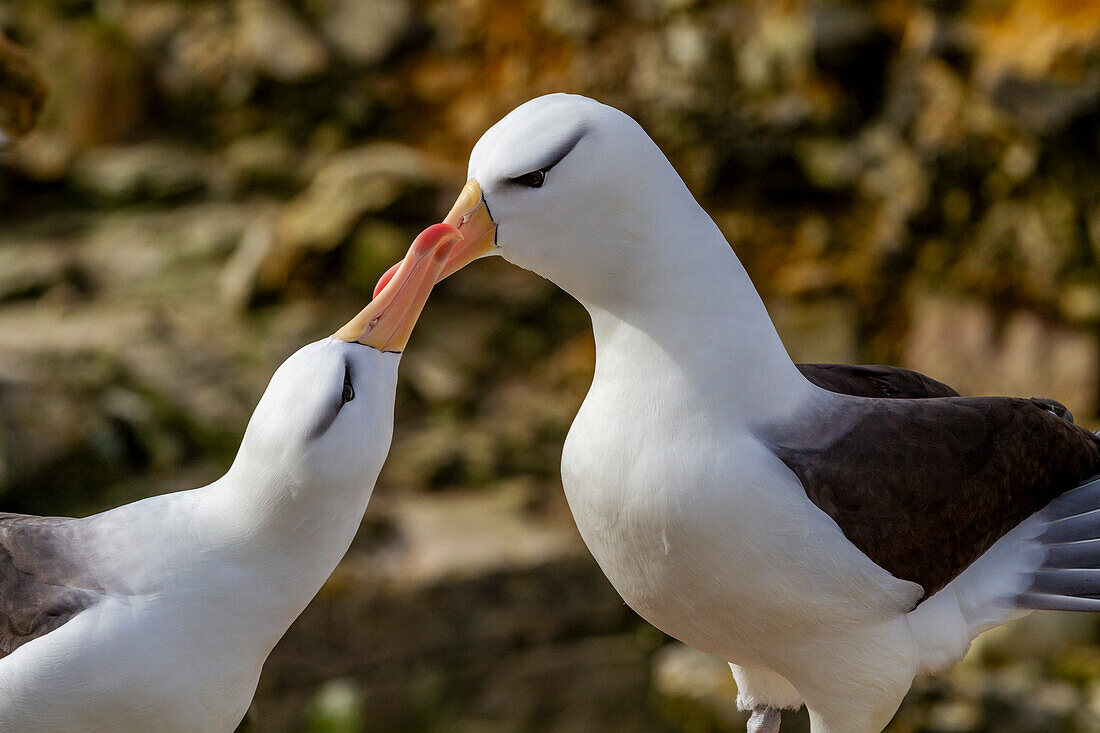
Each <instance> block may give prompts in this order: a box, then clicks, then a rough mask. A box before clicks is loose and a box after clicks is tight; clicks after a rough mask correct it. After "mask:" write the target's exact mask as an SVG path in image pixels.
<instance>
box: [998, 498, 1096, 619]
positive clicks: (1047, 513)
mask: <svg viewBox="0 0 1100 733" xmlns="http://www.w3.org/2000/svg"><path fill="white" fill-rule="evenodd" d="M1041 516H1042V517H1043V519H1044V520H1046V526H1045V527H1044V529H1043V531H1042V533H1041V534H1040V535H1039V537H1038V540H1039V542H1040V543H1041V544H1042V545H1043V549H1044V550H1045V551H1046V557H1045V559H1044V561H1043V564H1042V566H1041V567H1040V568H1039V570H1038V571H1037V572H1036V573H1035V574H1034V576H1033V577H1032V583H1031V586H1030V587H1029V588H1028V589H1027V591H1026V592H1025V593H1022V594H1020V596H1019V597H1017V599H1016V605H1017V606H1019V607H1020V608H1030V609H1051V610H1057V611H1100V477H1094V478H1092V479H1091V480H1089V481H1087V482H1085V483H1083V484H1081V485H1080V486H1078V487H1077V488H1075V489H1073V490H1072V491H1067V492H1066V493H1065V494H1063V495H1062V496H1060V497H1058V498H1057V499H1055V500H1054V501H1052V502H1051V503H1050V504H1049V505H1047V507H1046V508H1045V509H1043V512H1042V515H1041Z"/></svg>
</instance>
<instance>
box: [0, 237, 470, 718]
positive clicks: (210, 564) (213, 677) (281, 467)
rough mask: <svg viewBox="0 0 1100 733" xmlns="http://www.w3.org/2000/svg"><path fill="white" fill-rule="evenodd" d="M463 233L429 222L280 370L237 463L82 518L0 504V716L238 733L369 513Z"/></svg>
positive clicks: (256, 413)
mask: <svg viewBox="0 0 1100 733" xmlns="http://www.w3.org/2000/svg"><path fill="white" fill-rule="evenodd" d="M455 238H456V237H455V236H454V230H453V229H451V228H450V227H446V226H444V225H438V226H437V227H433V228H430V229H429V230H427V231H426V232H425V233H424V234H422V235H421V237H419V238H418V239H417V241H416V242H415V243H414V245H413V248H412V249H411V250H410V253H409V256H408V257H407V258H406V260H405V262H404V263H403V264H402V267H401V269H399V270H398V272H397V274H396V275H394V277H393V279H392V280H391V281H390V283H389V285H387V286H386V288H385V289H384V290H382V292H381V293H380V294H379V296H378V297H377V298H376V299H375V300H374V301H373V302H372V303H371V304H370V305H369V306H367V308H366V309H364V311H363V312H362V313H360V314H359V316H357V317H356V318H355V319H353V320H352V321H351V322H350V323H349V324H348V325H347V326H345V327H344V328H343V329H341V330H340V331H339V332H338V333H337V335H336V336H333V337H331V338H328V339H325V340H323V341H318V342H316V343H313V344H310V345H308V346H306V347H304V348H302V349H301V350H299V351H298V352H297V353H295V354H294V355H292V356H291V357H290V358H289V359H287V360H286V362H284V363H283V365H282V366H280V367H279V369H278V370H277V371H276V372H275V375H274V376H273V377H272V379H271V383H270V384H269V385H268V388H267V390H266V391H265V392H264V395H263V397H262V398H261V399H260V402H259V404H258V405H257V407H256V410H255V412H254V413H253V415H252V419H251V420H250V421H249V424H248V429H247V430H246V432H245V435H244V439H243V441H242V442H241V447H240V450H239V452H238V454H237V457H236V459H235V460H234V462H233V465H232V466H231V468H230V469H229V471H228V472H227V473H226V474H225V476H223V477H222V478H220V479H219V480H217V481H215V482H214V483H212V484H210V485H209V486H205V487H203V488H199V489H194V490H191V491H182V492H178V493H173V494H166V495H162V496H155V497H152V498H149V499H145V500H143V501H138V502H135V503H133V504H128V505H126V506H123V507H119V508H117V509H114V510H111V511H108V512H104V513H102V514H97V515H94V516H91V517H86V518H83V519H65V518H41V517H28V516H21V515H11V514H8V515H0V588H2V590H3V593H2V594H0V642H2V649H0V652H2V653H0V730H3V731H13V732H14V731H19V732H20V733H35V732H39V731H40V732H42V733H47V732H48V733H69V732H72V733H87V732H91V731H104V732H106V731H112V732H115V731H181V732H182V731H190V732H193V731H211V732H216V731H226V732H228V731H232V730H233V729H234V728H235V727H236V726H237V724H238V723H239V722H240V720H241V719H242V718H243V717H244V715H245V712H246V710H247V708H248V705H249V702H250V701H251V699H252V695H253V692H254V691H255V688H256V683H257V680H258V679H259V676H260V670H261V668H262V666H263V663H264V660H265V659H266V658H267V656H268V654H269V653H270V652H271V650H272V648H273V647H274V646H275V644H276V642H278V641H279V639H280V638H281V637H282V635H283V633H284V632H285V631H286V630H287V628H289V626H290V624H291V623H292V622H293V621H294V619H295V618H296V617H297V616H298V614H299V613H301V611H302V610H303V609H304V608H305V607H306V604H308V603H309V601H310V599H312V598H313V596H314V595H315V594H316V593H317V591H318V589H319V588H320V587H321V585H322V583H324V581H325V579H326V578H327V577H328V576H329V574H330V573H331V572H332V570H333V568H334V567H335V566H336V564H337V562H338V561H339V560H340V558H341V557H342V556H343V554H344V552H345V551H346V550H347V548H348V546H349V545H350V544H351V541H352V538H353V537H354V536H355V532H356V530H357V529H358V527H359V523H360V521H361V519H362V515H363V511H364V510H365V509H366V506H367V501H368V499H369V498H370V494H371V491H372V489H373V487H374V482H375V479H376V478H377V476H378V472H379V470H380V469H381V467H382V463H383V461H384V460H385V458H386V454H387V453H388V452H389V445H390V437H391V433H392V430H393V403H394V393H395V388H396V385H397V367H398V363H399V361H400V354H399V353H392V352H393V351H400V349H401V348H403V347H404V345H405V342H406V340H407V339H408V336H409V332H410V331H411V330H412V326H413V324H414V323H415V321H416V318H417V316H418V315H419V313H420V309H421V307H422V306H423V303H424V300H425V299H426V298H427V296H428V293H429V292H430V290H431V287H432V285H433V284H434V282H435V280H436V278H437V276H438V275H439V273H440V271H441V268H442V267H443V264H444V263H445V261H446V258H447V255H448V252H449V249H450V246H451V245H452V244H453V241H454V239H455Z"/></svg>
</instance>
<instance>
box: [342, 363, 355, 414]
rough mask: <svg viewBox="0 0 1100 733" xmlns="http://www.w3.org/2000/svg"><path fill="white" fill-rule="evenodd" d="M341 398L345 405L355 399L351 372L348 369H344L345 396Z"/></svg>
mask: <svg viewBox="0 0 1100 733" xmlns="http://www.w3.org/2000/svg"><path fill="white" fill-rule="evenodd" d="M341 398H342V399H343V401H344V402H343V404H345V405H346V404H347V403H349V402H351V401H352V400H354V399H355V388H354V387H352V386H351V372H350V371H349V370H348V368H347V367H344V394H343V395H342V396H341Z"/></svg>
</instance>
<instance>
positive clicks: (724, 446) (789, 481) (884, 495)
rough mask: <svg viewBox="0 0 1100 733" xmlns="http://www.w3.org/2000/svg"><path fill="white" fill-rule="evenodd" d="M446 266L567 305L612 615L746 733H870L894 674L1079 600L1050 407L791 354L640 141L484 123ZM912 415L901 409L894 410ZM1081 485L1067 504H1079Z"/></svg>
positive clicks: (619, 129)
mask: <svg viewBox="0 0 1100 733" xmlns="http://www.w3.org/2000/svg"><path fill="white" fill-rule="evenodd" d="M446 221H447V222H449V223H452V224H455V225H457V226H458V228H459V231H460V232H462V233H463V235H464V240H463V241H462V242H460V243H459V244H458V245H456V247H455V250H454V252H453V254H452V259H451V262H450V263H448V266H447V268H446V270H445V272H444V275H447V274H450V273H451V272H453V271H455V270H456V269H458V268H460V267H461V266H463V265H465V264H466V263H468V262H469V261H471V260H473V259H474V258H476V257H478V256H481V255H483V254H487V253H490V252H491V253H495V254H499V255H502V256H503V257H504V258H505V259H507V260H509V261H510V262H513V263H515V264H517V265H519V266H521V267H524V268H527V269H529V270H533V271H534V272H536V273H538V274H540V275H542V276H544V277H546V278H548V279H550V280H551V281H553V282H554V283H556V284H557V285H558V286H560V287H561V288H563V289H564V290H566V291H567V292H569V293H570V294H571V295H573V296H574V297H575V298H576V299H577V300H579V301H580V302H581V303H582V304H583V305H584V306H585V308H587V310H588V312H589V314H590V315H591V318H592V324H593V330H594V333H595V339H596V367H595V374H594V377H593V381H592V387H591V389H590V391H589V393H588V395H587V397H586V398H585V401H584V404H583V406H582V407H581V409H580V412H579V413H578V415H577V417H576V419H575V420H574V422H573V426H572V428H571V429H570V431H569V436H568V438H567V440H566V442H565V447H564V451H563V455H562V481H563V484H564V487H565V492H566V495H567V498H568V501H569V505H570V507H571V509H572V512H573V515H574V517H575V519H576V522H577V525H578V527H579V529H580V532H581V535H582V536H583V538H584V540H585V542H586V543H587V545H588V547H589V549H590V550H591V552H592V554H593V555H594V556H595V558H596V560H597V562H598V563H599V564H600V567H601V568H602V569H603V571H604V573H605V574H606V575H607V577H608V578H609V579H610V581H611V582H612V584H613V585H614V586H615V588H616V589H617V590H618V591H619V593H620V594H621V595H622V596H623V598H624V599H626V601H627V603H628V604H630V606H631V607H632V608H633V609H634V610H635V611H637V612H638V613H639V614H641V615H642V616H643V617H644V618H646V619H647V620H648V621H650V622H651V623H653V624H654V625H655V626H657V627H659V628H660V629H662V630H663V631H665V632H666V633H668V634H670V635H672V636H674V637H677V638H679V639H681V640H682V641H684V642H686V643H688V644H690V645H692V646H694V647H697V648H699V649H701V650H703V651H705V652H708V653H710V654H713V655H715V656H718V657H721V658H723V659H725V660H728V661H729V662H731V665H732V667H733V673H734V676H735V677H736V679H737V685H738V690H739V702H740V704H741V705H742V706H743V707H745V708H747V709H751V710H753V711H754V713H753V716H752V718H751V719H750V722H749V729H750V730H753V731H758V732H763V731H775V730H778V727H779V714H778V710H779V709H781V708H795V707H798V706H800V705H802V704H805V705H806V707H807V708H808V709H809V713H810V720H811V726H812V729H813V731H814V733H867V732H868V731H878V730H881V729H882V728H883V727H884V726H885V725H886V723H887V722H888V721H889V720H890V718H891V716H892V715H893V713H894V712H895V710H896V709H897V707H898V705H899V703H900V702H901V699H902V697H903V696H904V694H905V692H906V691H907V690H908V689H909V687H910V684H911V682H912V680H913V677H914V675H915V674H917V673H920V672H928V671H934V670H938V669H942V668H944V667H945V666H947V665H950V664H952V663H953V662H955V661H956V660H958V659H959V658H961V657H962V656H963V654H964V653H965V652H966V650H967V648H968V647H969V644H970V642H971V640H972V639H973V638H974V637H975V636H976V635H977V634H978V633H980V632H981V631H983V630H985V629H988V628H990V627H991V626H994V625H997V624H1000V623H1003V622H1005V621H1006V620H1008V619H1010V618H1012V617H1013V616H1014V615H1016V614H1018V613H1020V612H1021V611H1024V610H1026V609H1031V608H1063V609H1087V610H1097V609H1100V600H1097V599H1100V595H1094V594H1100V569H1095V568H1100V512H1094V513H1092V514H1090V513H1088V512H1090V511H1091V510H1093V509H1096V508H1098V507H1100V483H1098V484H1096V485H1089V484H1086V485H1084V486H1082V483H1083V482H1085V481H1086V480H1087V479H1089V478H1090V477H1091V476H1093V475H1094V474H1096V473H1097V472H1098V471H1100V443H1098V440H1097V438H1096V437H1094V436H1093V435H1092V434H1091V433H1089V432H1087V431H1085V430H1083V429H1081V428H1079V427H1077V426H1076V425H1074V424H1073V423H1072V418H1071V417H1070V416H1069V414H1068V412H1066V410H1065V409H1064V408H1063V407H1061V405H1058V404H1057V403H1054V402H1050V401H1044V400H1035V399H1013V398H1007V397H983V398H970V397H959V396H957V395H956V394H955V393H954V392H953V391H952V390H951V389H950V388H948V387H947V386H945V385H943V384H940V383H939V382H935V381H934V380H930V379H928V378H925V377H922V376H921V375H918V374H915V373H913V372H907V371H904V370H898V369H891V368H888V367H848V366H836V365H801V366H797V365H795V364H793V363H792V362H791V359H790V358H789V357H788V355H787V352H786V350H785V349H784V347H783V344H782V343H781V342H780V339H779V337H778V335H777V334H776V331H775V328H774V327H773V325H772V322H771V320H770V319H769V318H768V314H767V312H766V311H765V309H764V305H763V303H762V302H761V300H760V297H759V296H758V295H757V293H756V290H755V289H754V287H753V285H752V283H751V281H750V280H749V277H748V275H747V274H746V272H745V270H744V268H743V267H742V266H741V263H740V262H739V261H738V259H737V257H736V256H735V255H734V253H733V252H732V251H731V249H730V246H729V245H728V244H727V242H726V241H725V239H724V238H723V237H722V234H721V232H720V231H719V230H718V227H717V226H716V225H715V224H714V222H713V221H711V219H710V217H709V216H707V214H706V212H705V211H703V209H702V208H701V207H700V206H699V204H698V203H696V201H695V200H694V198H693V197H692V195H691V193H690V192H689V191H688V189H687V187H686V186H685V185H684V183H683V182H682V181H681V179H680V177H679V176H678V175H677V174H676V171H675V170H674V169H673V167H672V166H671V165H670V163H669V162H668V160H667V159H666V158H665V156H664V155H663V154H662V153H661V151H660V150H659V149H658V148H657V146H656V145H655V144H654V143H653V141H652V140H650V138H649V137H648V136H647V135H646V134H645V132H644V131H643V130H642V128H641V127H640V126H639V125H638V124H637V123H636V122H635V121H634V120H633V119H631V118H630V117H628V116H627V115H625V114H623V113H622V112H620V111H618V110H616V109H613V108H611V107H608V106H605V105H603V104H600V103H598V102H595V101H593V100H590V99H586V98H583V97H578V96H571V95H564V94H555V95H550V96H546V97H541V98H538V99H535V100H533V101H531V102H528V103H526V104H524V105H522V106H520V107H519V108H517V109H516V110H514V111H513V112H511V113H510V114H508V115H507V116H506V117H505V118H504V119H503V120H501V121H500V122H499V123H497V124H496V125H494V126H493V127H492V128H491V129H490V130H489V131H488V132H486V133H485V135H484V136H483V137H482V138H481V140H480V141H479V142H478V143H477V144H476V146H475V147H474V149H473V152H472V154H471V156H470V163H469V181H468V182H467V184H466V187H465V188H464V189H463V192H462V194H461V196H460V197H459V200H458V201H457V202H456V204H455V206H454V208H453V209H452V211H451V213H450V215H449V216H448V217H447V219H446ZM905 398H920V399H905ZM1078 487H1079V488H1078Z"/></svg>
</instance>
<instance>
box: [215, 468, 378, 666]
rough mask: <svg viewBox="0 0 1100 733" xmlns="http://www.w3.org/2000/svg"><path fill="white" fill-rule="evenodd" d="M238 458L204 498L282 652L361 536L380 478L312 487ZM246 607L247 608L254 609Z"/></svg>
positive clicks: (224, 554)
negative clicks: (282, 643) (285, 638)
mask: <svg viewBox="0 0 1100 733" xmlns="http://www.w3.org/2000/svg"><path fill="white" fill-rule="evenodd" d="M255 463H256V462H250V461H248V460H247V458H243V457H241V456H238V459H237V460H236V461H235V462H234V463H233V466H232V467H231V468H230V470H229V471H228V472H227V473H226V475H225V476H223V477H222V478H221V479H219V480H218V481H216V482H215V483H213V484H211V485H210V486H207V487H205V488H203V489H200V490H199V491H200V492H201V493H202V494H203V496H202V498H201V503H202V505H203V507H204V513H206V515H207V520H206V522H207V524H208V526H210V527H216V528H217V529H216V530H214V531H213V533H212V536H211V537H210V538H209V539H210V544H211V545H213V549H214V551H215V552H216V553H217V554H218V555H219V560H220V561H221V562H223V563H229V564H236V565H237V566H239V567H242V568H246V569H247V581H246V582H248V583H251V584H253V586H254V587H253V588H251V589H249V590H245V589H241V596H242V598H246V594H248V593H250V592H251V593H252V594H253V596H252V598H253V600H252V602H253V603H254V607H250V608H248V611H249V612H250V613H252V614H254V615H255V617H263V618H267V619H268V620H269V623H267V624H266V625H265V626H263V628H264V630H265V631H270V643H271V645H274V643H275V642H276V641H278V639H279V638H280V637H281V636H282V634H283V633H284V632H285V631H286V629H287V628H289V626H290V624H291V623H292V622H293V621H294V619H295V618H297V616H298V615H299V614H300V613H301V612H302V611H303V610H304V609H305V607H306V605H308V604H309V602H310V600H312V598H313V597H314V595H316V593H317V591H318V590H320V588H321V586H322V585H323V584H324V582H325V581H326V580H327V579H328V577H329V575H331V574H332V571H333V570H334V569H335V567H336V565H337V563H339V561H340V559H341V558H342V557H343V556H344V554H345V553H346V552H347V550H348V547H350V545H351V542H352V540H353V539H354V537H355V533H356V532H357V531H358V529H359V525H360V523H361V521H362V517H363V512H364V511H365V510H366V507H367V502H368V501H369V499H370V495H371V491H372V490H373V488H374V482H375V479H376V478H377V476H376V475H375V476H363V477H362V483H361V484H359V485H357V486H354V487H326V486H317V485H305V483H304V482H300V481H299V480H298V479H297V477H295V476H293V475H288V474H287V473H286V472H284V471H283V470H282V469H281V468H280V467H278V466H274V467H272V466H267V465H255ZM248 602H249V601H247V600H242V604H244V603H248Z"/></svg>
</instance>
